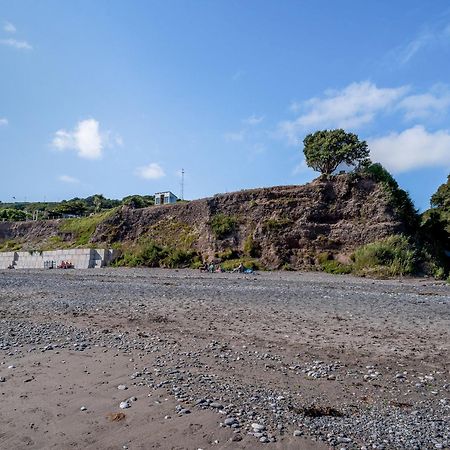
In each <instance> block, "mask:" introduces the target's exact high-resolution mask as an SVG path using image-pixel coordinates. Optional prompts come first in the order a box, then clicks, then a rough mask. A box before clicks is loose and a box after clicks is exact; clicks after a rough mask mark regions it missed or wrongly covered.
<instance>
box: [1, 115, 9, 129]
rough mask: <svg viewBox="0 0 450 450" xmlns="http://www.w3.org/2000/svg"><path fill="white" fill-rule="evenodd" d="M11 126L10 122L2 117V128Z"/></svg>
mask: <svg viewBox="0 0 450 450" xmlns="http://www.w3.org/2000/svg"><path fill="white" fill-rule="evenodd" d="M8 124H9V121H8V119H7V118H6V117H0V127H6V125H8Z"/></svg>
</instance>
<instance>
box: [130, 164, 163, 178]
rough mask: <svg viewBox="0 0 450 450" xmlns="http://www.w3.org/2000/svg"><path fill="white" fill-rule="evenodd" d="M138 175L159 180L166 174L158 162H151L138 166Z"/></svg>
mask: <svg viewBox="0 0 450 450" xmlns="http://www.w3.org/2000/svg"><path fill="white" fill-rule="evenodd" d="M136 175H137V176H139V177H141V178H144V179H146V180H158V179H159V178H162V177H164V176H165V175H166V174H165V173H164V170H163V169H162V167H161V166H160V165H159V164H158V163H150V164H148V165H147V166H142V167H138V168H137V169H136Z"/></svg>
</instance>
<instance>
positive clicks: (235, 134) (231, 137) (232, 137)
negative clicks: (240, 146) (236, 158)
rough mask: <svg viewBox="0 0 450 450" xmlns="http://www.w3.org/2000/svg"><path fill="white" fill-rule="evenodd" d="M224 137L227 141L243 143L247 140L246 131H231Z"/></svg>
mask: <svg viewBox="0 0 450 450" xmlns="http://www.w3.org/2000/svg"><path fill="white" fill-rule="evenodd" d="M224 137H225V139H226V140H227V141H232V142H242V141H243V140H244V138H245V130H241V131H231V132H229V133H225V134H224Z"/></svg>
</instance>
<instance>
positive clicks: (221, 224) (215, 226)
mask: <svg viewBox="0 0 450 450" xmlns="http://www.w3.org/2000/svg"><path fill="white" fill-rule="evenodd" d="M210 225H211V230H212V232H213V233H214V235H215V236H216V238H217V239H223V238H224V237H226V236H228V235H229V234H231V233H232V232H233V231H234V230H235V229H236V225H237V220H236V217H234V216H227V215H225V214H216V215H215V216H214V217H213V218H212V220H211V222H210Z"/></svg>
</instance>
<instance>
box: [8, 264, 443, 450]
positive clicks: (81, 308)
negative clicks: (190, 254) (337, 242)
mask: <svg viewBox="0 0 450 450" xmlns="http://www.w3.org/2000/svg"><path fill="white" fill-rule="evenodd" d="M449 363H450V286H449V285H446V284H445V283H443V282H436V281H434V280H432V279H407V278H405V279H402V280H370V279H362V278H355V277H351V276H332V275H324V274H320V273H302V272H260V273H256V274H251V275H243V274H231V273H224V274H207V273H206V274H205V273H201V272H199V271H193V270H164V269H96V270H94V269H92V270H47V271H44V270H7V271H0V448H1V449H37V448H39V449H174V450H175V449H176V450H181V449H189V450H191V449H193V450H199V449H203V450H206V449H257V448H268V449H270V448H273V449H306V450H314V449H329V448H336V449H361V450H362V449H385V450H388V449H415V450H422V449H445V448H450V364H449Z"/></svg>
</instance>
